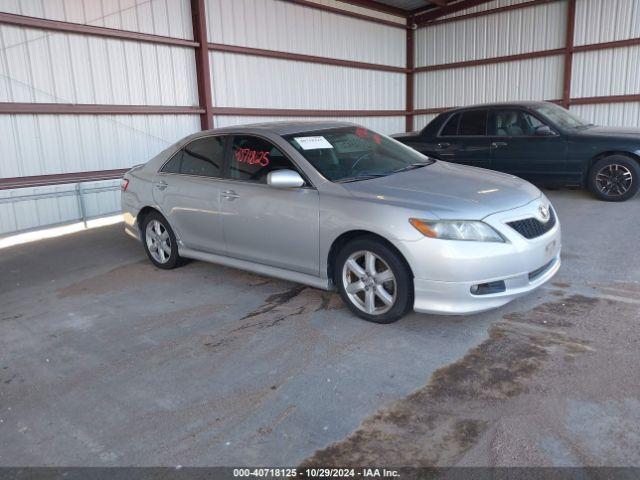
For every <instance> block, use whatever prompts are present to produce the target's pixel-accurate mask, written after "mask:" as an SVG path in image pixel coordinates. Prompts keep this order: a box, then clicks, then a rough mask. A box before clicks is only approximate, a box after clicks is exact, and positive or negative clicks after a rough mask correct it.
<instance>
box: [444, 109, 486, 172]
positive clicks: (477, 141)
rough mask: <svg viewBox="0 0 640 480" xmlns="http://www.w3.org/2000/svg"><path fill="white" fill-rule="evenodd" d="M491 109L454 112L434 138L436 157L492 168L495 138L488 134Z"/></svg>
mask: <svg viewBox="0 0 640 480" xmlns="http://www.w3.org/2000/svg"><path fill="white" fill-rule="evenodd" d="M487 117H488V110H487V109H473V110H465V111H462V112H457V113H455V114H453V115H452V116H451V117H450V118H449V119H448V120H447V122H446V123H445V124H444V126H443V127H442V129H441V130H440V132H439V133H438V135H437V136H436V137H435V138H434V139H433V146H432V149H433V154H434V156H435V157H437V158H439V159H441V160H446V161H449V162H455V163H462V164H464V165H473V166H474V167H484V168H489V162H490V155H491V147H490V143H491V138H490V137H489V136H488V135H487Z"/></svg>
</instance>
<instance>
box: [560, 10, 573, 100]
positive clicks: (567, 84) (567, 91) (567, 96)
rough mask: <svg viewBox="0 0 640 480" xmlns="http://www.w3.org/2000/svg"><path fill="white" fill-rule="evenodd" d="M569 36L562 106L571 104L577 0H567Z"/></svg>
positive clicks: (567, 39) (566, 47)
mask: <svg viewBox="0 0 640 480" xmlns="http://www.w3.org/2000/svg"><path fill="white" fill-rule="evenodd" d="M567 1H568V4H567V37H566V40H565V44H564V45H565V46H564V48H565V50H564V77H563V81H562V106H563V107H564V108H569V105H570V104H571V70H572V68H573V37H574V33H575V29H576V0H567Z"/></svg>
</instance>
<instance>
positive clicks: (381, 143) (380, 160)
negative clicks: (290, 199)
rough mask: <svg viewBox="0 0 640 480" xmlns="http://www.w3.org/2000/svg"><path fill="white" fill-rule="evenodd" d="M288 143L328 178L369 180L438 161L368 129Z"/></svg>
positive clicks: (320, 133) (307, 135)
mask: <svg viewBox="0 0 640 480" xmlns="http://www.w3.org/2000/svg"><path fill="white" fill-rule="evenodd" d="M284 139H285V140H287V141H288V142H289V143H290V144H291V145H292V146H293V147H294V148H295V149H296V150H298V152H300V154H301V155H302V156H303V157H304V158H306V159H307V161H308V162H309V163H310V164H311V165H313V167H314V168H316V169H317V170H318V171H319V172H320V173H321V174H322V175H323V176H324V177H325V178H327V179H329V180H331V181H333V182H347V181H357V180H366V179H369V178H375V177H381V176H386V175H391V174H393V173H397V172H401V171H406V170H410V169H413V168H420V167H423V166H425V165H429V164H431V163H433V162H434V160H432V159H430V158H428V157H425V156H424V155H422V154H420V153H418V152H416V151H415V150H413V149H411V148H409V147H407V146H405V145H403V144H401V143H399V142H397V141H395V140H393V139H391V138H389V137H386V136H384V135H380V134H379V133H375V132H372V131H371V130H367V129H366V128H364V127H357V126H353V127H341V128H332V129H327V130H316V131H309V132H303V133H297V134H293V135H286V136H284Z"/></svg>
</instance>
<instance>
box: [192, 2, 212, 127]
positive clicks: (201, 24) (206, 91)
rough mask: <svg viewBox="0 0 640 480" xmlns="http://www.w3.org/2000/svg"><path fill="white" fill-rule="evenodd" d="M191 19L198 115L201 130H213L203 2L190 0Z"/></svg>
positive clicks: (205, 18)
mask: <svg viewBox="0 0 640 480" xmlns="http://www.w3.org/2000/svg"><path fill="white" fill-rule="evenodd" d="M191 19H192V21H193V38H194V39H195V40H196V41H197V42H198V47H197V48H196V51H195V55H196V81H197V84H198V99H199V101H200V108H202V109H204V112H203V113H202V114H201V115H200V127H201V129H202V130H209V129H211V128H213V113H212V111H211V110H212V107H213V99H212V93H211V70H210V67H209V48H208V47H207V45H208V44H207V15H206V11H205V4H204V0H191Z"/></svg>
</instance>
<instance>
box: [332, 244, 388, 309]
mask: <svg viewBox="0 0 640 480" xmlns="http://www.w3.org/2000/svg"><path fill="white" fill-rule="evenodd" d="M342 284H343V287H344V289H345V291H346V292H347V295H348V297H349V300H350V301H351V302H352V303H353V304H354V305H355V306H356V307H357V308H359V309H360V310H362V311H363V312H365V313H367V314H369V315H380V314H382V313H386V312H388V311H389V310H390V309H391V307H393V304H394V303H395V301H396V291H397V286H396V277H395V275H394V274H393V271H392V270H391V268H389V265H387V263H386V262H385V261H384V260H383V259H382V258H380V257H379V256H378V255H376V254H375V253H373V252H369V251H364V250H360V251H358V252H355V253H352V254H351V255H350V256H349V258H348V259H347V261H346V262H345V263H344V267H343V268H342Z"/></svg>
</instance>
